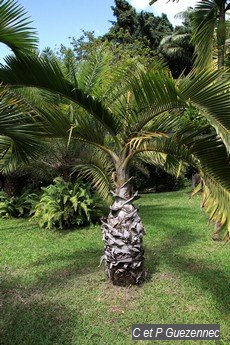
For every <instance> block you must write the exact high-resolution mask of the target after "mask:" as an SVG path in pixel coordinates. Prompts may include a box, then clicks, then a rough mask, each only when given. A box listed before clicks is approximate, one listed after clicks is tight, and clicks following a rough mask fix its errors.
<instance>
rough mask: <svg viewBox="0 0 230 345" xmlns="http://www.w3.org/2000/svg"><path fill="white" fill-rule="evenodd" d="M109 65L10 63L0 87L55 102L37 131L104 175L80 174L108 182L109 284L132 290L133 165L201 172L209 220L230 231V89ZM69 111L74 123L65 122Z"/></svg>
mask: <svg viewBox="0 0 230 345" xmlns="http://www.w3.org/2000/svg"><path fill="white" fill-rule="evenodd" d="M111 59H112V57H111V55H110V56H109V55H108V54H102V53H101V52H100V53H99V55H98V56H97V58H96V60H95V61H94V62H93V63H92V61H87V62H85V63H83V65H81V67H79V65H77V66H75V65H74V63H73V64H70V65H69V66H68V68H67V69H63V67H60V65H59V63H58V62H57V61H48V60H47V59H44V58H38V57H36V56H20V57H8V58H7V59H6V66H2V68H1V69H0V80H1V81H2V82H3V83H4V84H6V85H8V87H10V88H11V89H12V90H14V89H18V88H20V87H22V86H23V87H33V88H39V89H43V90H46V92H52V93H54V94H58V95H59V97H60V101H61V104H60V105H59V106H58V107H56V106H52V105H50V106H48V107H47V106H46V107H45V109H44V107H43V108H42V109H41V111H40V112H39V113H40V114H42V115H43V122H42V128H45V127H46V128H48V132H49V133H51V132H52V130H53V132H54V135H56V136H58V135H59V136H60V137H61V136H66V137H68V138H69V141H70V140H77V141H81V142H83V143H85V145H86V147H88V148H91V150H93V151H92V152H93V155H94V157H99V161H100V162H101V166H102V167H101V169H98V170H97V173H95V169H94V168H93V165H91V168H90V166H89V165H88V166H87V168H86V167H85V168H84V167H83V169H82V172H83V173H84V172H85V174H86V175H87V176H88V177H89V176H91V178H92V180H93V182H94V184H95V186H96V187H97V188H99V189H101V190H102V189H103V187H102V186H103V181H104V180H103V173H104V175H105V172H108V174H110V175H111V179H112V183H113V186H114V188H113V191H112V194H113V197H114V201H113V203H112V205H111V206H110V213H109V215H108V217H105V218H104V219H103V220H102V232H103V238H104V241H105V252H104V256H103V259H104V261H105V266H106V272H107V275H108V276H109V277H110V279H111V280H112V282H113V283H114V284H118V285H129V284H138V283H140V282H141V281H143V279H144V277H145V270H144V250H143V242H142V240H143V235H144V232H145V231H144V227H143V225H142V222H141V219H140V218H139V216H138V213H137V209H136V208H135V206H134V205H133V200H134V198H135V197H136V196H137V193H134V192H133V188H132V176H130V169H129V168H130V165H131V162H132V161H133V160H134V159H136V158H138V157H139V158H140V159H142V160H148V161H151V162H153V163H154V162H156V161H157V160H160V159H163V160H164V161H165V163H167V161H168V162H169V161H170V160H171V159H174V160H175V161H176V162H177V163H178V162H179V163H181V162H183V161H185V162H188V163H190V164H193V165H194V166H196V167H198V168H199V171H200V172H201V174H202V178H203V181H204V199H203V205H204V206H205V207H207V209H208V210H209V212H210V213H211V214H210V219H212V220H215V221H219V222H220V223H221V225H222V226H225V227H226V229H227V230H228V231H229V230H230V220H229V216H230V212H229V204H230V193H229V191H230V167H229V161H228V155H227V150H228V152H229V150H230V143H229V128H230V120H229V111H230V102H229V100H230V99H229V81H228V78H226V75H225V74H224V73H222V72H218V71H214V72H211V71H206V72H202V73H200V74H192V75H189V76H187V77H185V78H184V79H181V80H178V81H175V80H173V79H172V78H171V77H170V75H169V73H168V72H167V70H166V69H165V68H163V67H162V68H161V67H160V66H159V64H157V65H156V67H155V68H154V67H153V69H152V70H150V71H147V72H146V71H144V70H143V68H142V67H139V68H138V66H135V68H134V67H133V66H130V67H129V68H126V69H125V70H122V69H120V70H119V71H117V69H115V68H114V64H113V63H112V62H111ZM187 106H193V107H195V108H196V109H197V110H198V111H199V113H200V116H203V117H205V118H206V119H207V120H208V121H209V122H210V124H211V125H213V127H214V128H215V129H217V130H218V133H220V134H221V136H222V138H223V141H221V140H220V137H219V135H217V134H216V133H214V132H212V133H211V134H207V130H206V129H207V128H206V127H202V126H200V127H199V128H197V127H196V126H193V125H192V124H191V123H190V122H186V121H185V122H184V121H182V118H183V113H184V111H185V109H186V107H187ZM37 107H38V109H39V107H40V106H39V105H37ZM69 107H70V108H71V109H72V111H71V116H67V109H69ZM58 114H62V116H60V115H58ZM58 116H59V120H58V121H57V117H58ZM94 167H95V166H94ZM98 181H100V182H98Z"/></svg>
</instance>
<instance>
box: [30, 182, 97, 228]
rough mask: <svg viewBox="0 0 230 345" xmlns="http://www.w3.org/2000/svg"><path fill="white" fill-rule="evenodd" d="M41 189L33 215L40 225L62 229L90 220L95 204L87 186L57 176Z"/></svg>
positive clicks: (93, 214) (93, 213)
mask: <svg viewBox="0 0 230 345" xmlns="http://www.w3.org/2000/svg"><path fill="white" fill-rule="evenodd" d="M42 190H43V194H42V195H41V198H40V200H39V202H38V204H37V205H36V207H35V215H34V218H35V219H37V221H38V225H39V226H40V227H42V228H45V229H49V230H51V229H63V228H69V227H73V226H80V225H85V224H89V223H90V222H92V220H93V216H95V212H94V211H95V208H96V206H95V202H94V199H93V196H92V194H91V192H90V189H89V186H83V184H82V183H79V182H76V183H72V182H66V181H64V180H63V179H62V178H60V177H57V178H55V179H54V183H53V184H51V185H49V186H48V187H43V188H42ZM98 209H99V207H98Z"/></svg>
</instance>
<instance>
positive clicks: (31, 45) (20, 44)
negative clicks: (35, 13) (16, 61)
mask: <svg viewBox="0 0 230 345" xmlns="http://www.w3.org/2000/svg"><path fill="white" fill-rule="evenodd" d="M0 13H1V16H0V41H1V42H2V43H5V44H6V45H7V46H8V47H10V48H11V49H12V50H13V52H14V53H16V54H18V53H28V52H31V49H36V48H37V44H38V38H37V34H36V32H35V30H34V29H33V28H31V27H30V24H31V21H30V20H29V18H28V16H27V13H26V11H25V9H24V8H23V7H22V6H21V5H19V3H18V2H17V1H15V0H5V1H4V0H1V1H0Z"/></svg>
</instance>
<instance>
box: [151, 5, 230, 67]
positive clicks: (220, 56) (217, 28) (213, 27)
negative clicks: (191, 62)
mask: <svg viewBox="0 0 230 345" xmlns="http://www.w3.org/2000/svg"><path fill="white" fill-rule="evenodd" d="M156 1H157V0H152V1H150V5H152V4H153V3H154V2H156ZM172 1H173V2H175V1H176V2H178V1H180V0H172ZM228 10H230V1H229V0H202V1H197V3H196V5H195V8H194V13H193V16H192V25H193V35H192V43H193V44H194V45H195V65H196V66H197V67H198V68H201V69H202V68H206V67H210V65H211V64H212V63H213V52H214V50H215V48H216V50H217V66H218V68H222V67H223V66H224V60H225V53H226V40H227V39H228V38H229V23H228V21H226V13H227V11H228Z"/></svg>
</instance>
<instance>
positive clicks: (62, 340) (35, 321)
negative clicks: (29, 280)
mask: <svg viewBox="0 0 230 345" xmlns="http://www.w3.org/2000/svg"><path fill="white" fill-rule="evenodd" d="M11 294H12V296H9V294H8V295H7V297H6V298H4V299H3V302H1V303H2V308H1V309H3V311H2V312H1V313H2V315H1V316H2V321H1V323H0V344H1V345H16V344H18V345H53V344H60V345H61V344H62V345H69V344H70V343H71V337H72V333H71V332H72V331H73V329H74V327H73V322H75V323H76V318H75V320H73V317H72V316H71V315H70V312H69V311H68V310H67V309H66V308H65V306H60V305H59V306H56V305H54V304H52V303H50V302H47V301H46V302H43V301H30V300H24V299H23V298H22V297H21V296H20V295H19V294H18V293H13V292H11ZM71 326H72V327H71Z"/></svg>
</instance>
